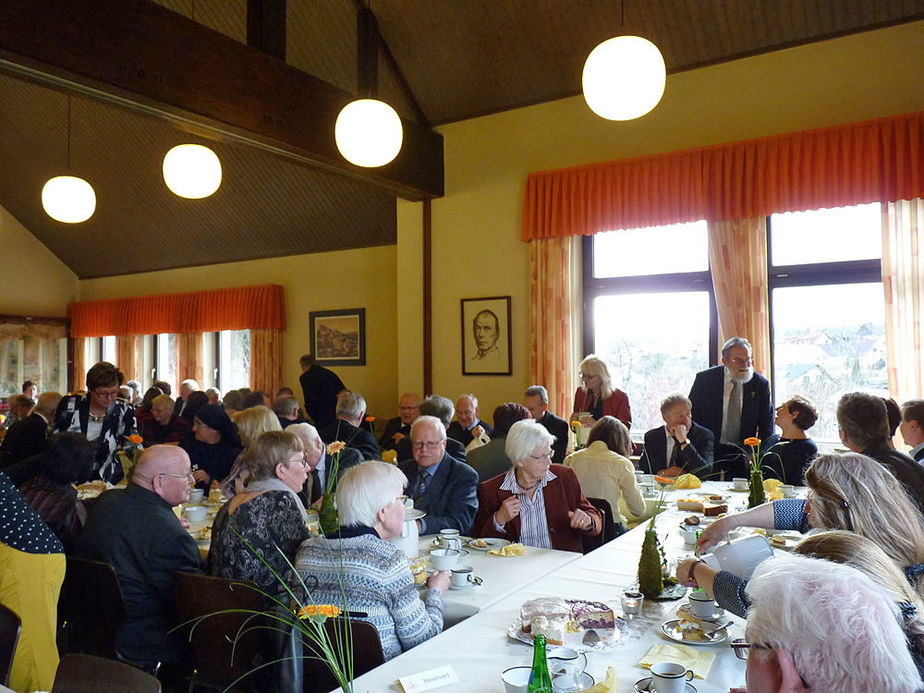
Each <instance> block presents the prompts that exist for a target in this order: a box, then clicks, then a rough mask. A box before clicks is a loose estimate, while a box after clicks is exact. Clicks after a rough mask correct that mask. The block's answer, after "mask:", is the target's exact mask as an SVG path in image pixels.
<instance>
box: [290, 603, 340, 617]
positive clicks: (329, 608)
mask: <svg viewBox="0 0 924 693" xmlns="http://www.w3.org/2000/svg"><path fill="white" fill-rule="evenodd" d="M296 613H297V614H298V617H299V618H302V619H305V618H318V617H319V618H337V617H338V616H339V615H340V607H338V606H334V605H333V604H305V605H304V606H303V607H302V608H300V609H298V611H297V612H296Z"/></svg>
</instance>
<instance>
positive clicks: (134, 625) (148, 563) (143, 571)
mask: <svg viewBox="0 0 924 693" xmlns="http://www.w3.org/2000/svg"><path fill="white" fill-rule="evenodd" d="M192 482H193V478H192V473H191V470H190V463H189V455H187V454H186V451H185V450H183V448H180V447H177V446H173V445H155V446H153V447H150V448H148V449H147V450H145V451H144V452H143V453H142V454H141V457H140V458H139V460H138V465H137V466H136V467H135V471H134V474H133V475H132V480H131V483H130V484H129V485H128V487H127V488H126V489H125V490H121V489H114V490H111V491H107V492H106V493H104V494H103V495H101V496H100V497H99V499H98V500H97V502H96V505H95V506H94V507H93V509H92V510H91V512H90V515H89V517H88V518H87V524H86V526H85V527H84V530H83V532H82V534H81V535H80V539H79V541H78V545H77V554H78V555H79V556H82V557H84V558H90V559H93V560H97V561H104V562H106V563H109V564H110V565H112V567H113V568H114V569H115V572H116V575H117V576H118V578H119V585H120V586H121V588H122V595H123V596H124V598H125V608H126V611H127V615H126V618H125V622H124V623H123V624H122V625H121V626H120V627H119V630H118V632H117V633H116V651H117V652H118V654H119V656H120V657H122V658H124V659H126V660H128V661H129V662H131V663H133V664H135V665H136V666H139V667H141V668H142V669H145V670H147V671H152V670H154V669H155V668H156V665H157V663H158V662H161V663H163V664H164V665H165V666H166V667H168V668H170V667H171V666H175V667H182V666H183V663H184V662H185V661H186V660H187V659H188V649H187V648H188V646H187V644H186V643H185V641H184V638H183V636H182V634H180V633H170V632H169V631H170V629H171V628H173V627H175V626H176V625H177V621H176V614H175V610H174V606H173V590H174V580H175V578H174V575H173V574H174V573H175V572H177V571H182V572H187V573H198V572H201V564H200V560H199V549H198V547H197V546H196V542H195V541H194V540H193V538H192V537H191V536H190V535H189V534H188V533H187V532H186V530H185V529H184V528H183V526H182V525H181V524H180V520H179V519H178V518H177V516H176V515H175V514H174V512H173V508H174V506H176V505H179V504H180V503H185V502H186V501H188V500H189V490H190V487H191V486H192Z"/></svg>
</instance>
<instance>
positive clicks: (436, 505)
mask: <svg viewBox="0 0 924 693" xmlns="http://www.w3.org/2000/svg"><path fill="white" fill-rule="evenodd" d="M411 445H412V448H413V451H414V458H413V459H410V460H403V461H402V462H399V463H398V467H399V468H400V469H401V471H402V472H404V474H405V476H407V480H408V484H407V493H408V496H410V497H412V498H413V499H414V507H415V508H417V509H418V510H423V511H424V512H426V513H427V515H426V517H423V518H421V519H419V520H417V522H418V525H419V528H420V533H421V534H436V533H438V532H439V531H440V530H441V529H448V528H452V529H458V530H459V531H460V532H461V533H462V534H468V533H469V532H470V531H471V529H472V524H473V523H474V521H475V514H476V513H477V512H478V496H477V487H478V473H477V472H476V471H475V470H474V469H472V468H471V467H469V466H468V465H467V464H465V463H463V462H459V461H458V460H455V459H453V458H452V457H450V456H449V455H447V454H446V428H445V427H444V426H443V422H442V421H440V420H439V419H437V418H436V417H435V416H421V417H420V418H418V419H417V421H415V422H414V425H413V426H411Z"/></svg>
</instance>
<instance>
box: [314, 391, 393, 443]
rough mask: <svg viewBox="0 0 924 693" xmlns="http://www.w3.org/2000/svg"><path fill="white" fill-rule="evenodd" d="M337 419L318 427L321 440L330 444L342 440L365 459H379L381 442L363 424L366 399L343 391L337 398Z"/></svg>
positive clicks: (354, 393) (355, 393)
mask: <svg viewBox="0 0 924 693" xmlns="http://www.w3.org/2000/svg"><path fill="white" fill-rule="evenodd" d="M336 411H337V419H336V420H335V421H334V422H333V423H331V424H328V425H327V426H323V427H320V426H319V427H318V433H319V434H320V435H321V440H323V441H324V442H325V443H327V444H330V443H333V442H334V441H337V440H340V441H343V442H344V443H346V445H347V447H351V448H353V449H355V450H358V451H359V453H360V454H361V455H362V456H363V459H365V460H379V459H381V458H382V453H381V452H379V444H378V443H377V442H376V440H375V436H374V435H372V431H370V430H369V429H368V428H366V427H364V426H363V417H365V415H366V400H365V399H364V398H363V396H362V395H361V394H359V393H357V392H350V391H349V390H347V391H345V392H341V393H340V396H339V397H338V398H337V410H336Z"/></svg>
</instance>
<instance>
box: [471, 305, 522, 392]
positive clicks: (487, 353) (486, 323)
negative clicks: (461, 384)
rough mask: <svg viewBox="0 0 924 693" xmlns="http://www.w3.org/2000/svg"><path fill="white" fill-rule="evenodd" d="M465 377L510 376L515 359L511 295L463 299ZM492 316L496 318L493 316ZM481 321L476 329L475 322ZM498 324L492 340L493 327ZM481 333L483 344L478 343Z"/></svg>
mask: <svg viewBox="0 0 924 693" xmlns="http://www.w3.org/2000/svg"><path fill="white" fill-rule="evenodd" d="M460 307H461V319H462V333H461V334H462V375H511V374H512V373H513V357H512V353H513V351H512V346H511V342H512V339H511V332H510V322H511V320H510V296H487V297H484V298H463V299H462V300H461V306H460ZM491 316H493V318H492V317H491ZM476 320H478V321H479V327H478V328H476V325H475V321H476ZM492 323H493V324H494V325H495V329H494V330H493V332H494V336H493V341H491V339H492V337H491V333H492V329H491V325H492ZM476 329H479V330H480V334H481V335H482V336H481V339H482V341H481V344H480V346H479V343H478V342H476V337H475V333H476Z"/></svg>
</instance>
